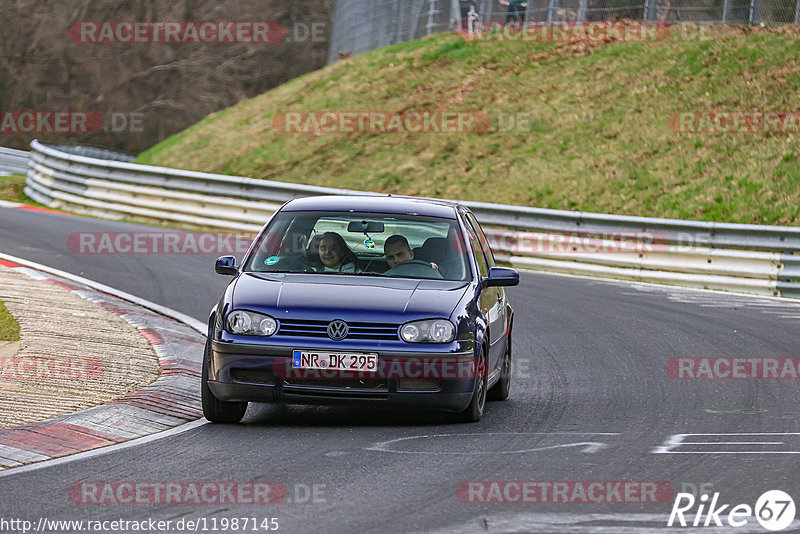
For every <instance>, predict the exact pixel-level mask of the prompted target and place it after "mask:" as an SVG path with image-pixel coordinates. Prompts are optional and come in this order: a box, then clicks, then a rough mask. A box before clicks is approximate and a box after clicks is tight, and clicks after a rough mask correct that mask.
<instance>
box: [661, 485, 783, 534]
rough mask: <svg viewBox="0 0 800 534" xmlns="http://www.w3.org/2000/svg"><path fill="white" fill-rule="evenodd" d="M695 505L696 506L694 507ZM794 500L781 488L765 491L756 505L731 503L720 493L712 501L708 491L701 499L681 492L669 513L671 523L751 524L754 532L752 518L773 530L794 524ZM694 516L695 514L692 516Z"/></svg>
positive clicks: (675, 524) (738, 525)
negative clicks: (720, 500) (723, 502)
mask: <svg viewBox="0 0 800 534" xmlns="http://www.w3.org/2000/svg"><path fill="white" fill-rule="evenodd" d="M695 505H697V508H696V510H695ZM795 511H796V510H795V505H794V500H793V499H792V497H791V496H789V494H788V493H786V492H784V491H781V490H770V491H767V492H765V493H763V494H762V495H761V496H760V497H759V498H758V500H757V501H756V505H755V508H753V507H751V506H750V505H749V504H737V505H735V506H733V507H732V505H730V504H722V503H720V502H719V493H718V492H717V493H714V495H713V497H712V498H711V502H708V495H707V494H703V495H701V496H700V498H699V499H695V496H694V495H692V494H691V493H678V495H677V496H676V497H675V503H674V504H673V505H672V512H671V513H670V514H669V521H668V522H667V526H668V527H672V526H676V527H686V526H693V527H701V526H702V527H723V526H724V527H731V528H735V527H744V526H748V524H749V529H748V531H749V532H752V530H750V529H752V527H753V525H754V522H751V521H752V520H753V518H755V520H757V521H758V523H759V524H760V525H761V526H762V527H763V528H765V529H767V530H771V531H779V530H785V529H787V528H789V527H796V526H797V525H793V522H794V518H795ZM692 516H693V517H692Z"/></svg>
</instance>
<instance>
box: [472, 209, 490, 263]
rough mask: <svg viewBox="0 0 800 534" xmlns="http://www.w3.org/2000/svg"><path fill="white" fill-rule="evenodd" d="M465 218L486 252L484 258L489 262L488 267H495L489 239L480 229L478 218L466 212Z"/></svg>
mask: <svg viewBox="0 0 800 534" xmlns="http://www.w3.org/2000/svg"><path fill="white" fill-rule="evenodd" d="M467 218H468V219H469V222H470V223H471V224H472V226H473V227H474V228H475V232H476V233H477V234H478V241H480V243H481V247H482V248H483V251H484V253H486V260H487V261H488V262H489V267H497V262H496V261H494V253H492V247H490V246H489V240H488V239H486V235H485V234H484V233H483V230H482V229H481V225H480V224H478V220H477V219H475V215H473V214H472V213H467Z"/></svg>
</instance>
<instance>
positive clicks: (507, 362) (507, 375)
mask: <svg viewBox="0 0 800 534" xmlns="http://www.w3.org/2000/svg"><path fill="white" fill-rule="evenodd" d="M510 391H511V337H509V338H508V341H507V345H506V352H505V354H503V363H502V366H501V367H500V379H499V380H498V381H497V383H496V384H495V385H494V386H492V389H490V390H489V394H488V395H487V398H488V399H489V400H490V401H503V400H506V399H507V398H508V394H509V392H510Z"/></svg>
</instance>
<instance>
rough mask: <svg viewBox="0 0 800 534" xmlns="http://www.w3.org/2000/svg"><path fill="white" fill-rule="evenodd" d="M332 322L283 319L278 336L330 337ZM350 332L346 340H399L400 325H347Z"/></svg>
mask: <svg viewBox="0 0 800 534" xmlns="http://www.w3.org/2000/svg"><path fill="white" fill-rule="evenodd" d="M329 324H330V321H311V320H297V319H281V321H280V328H279V329H278V332H277V333H278V334H279V335H282V336H305V337H324V338H327V337H328V325H329ZM347 326H348V328H349V331H348V333H347V337H346V338H345V339H374V340H397V339H400V338H399V337H398V335H397V329H398V328H399V327H400V325H399V324H392V323H355V322H354V323H350V322H348V323H347Z"/></svg>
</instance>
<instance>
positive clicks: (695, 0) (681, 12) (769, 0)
mask: <svg viewBox="0 0 800 534" xmlns="http://www.w3.org/2000/svg"><path fill="white" fill-rule="evenodd" d="M504 3H505V4H509V5H504V4H501V2H500V0H337V2H336V7H335V9H334V13H333V31H332V33H331V46H330V53H329V57H328V61H329V62H333V61H336V60H337V59H339V58H340V57H347V56H349V55H353V54H359V53H361V52H366V51H368V50H374V49H375V48H380V47H382V46H387V45H390V44H393V43H399V42H402V41H410V40H413V39H419V38H420V37H423V36H425V35H430V34H432V33H437V32H443V31H448V30H457V29H461V30H463V31H466V30H467V29H468V27H469V24H470V21H473V24H474V25H475V26H476V27H481V28H486V27H487V26H489V25H491V24H492V23H494V22H501V23H502V22H505V21H507V20H509V19H524V20H526V21H528V22H540V21H541V22H557V21H592V20H615V19H633V20H648V21H664V22H695V23H698V24H712V23H728V24H760V23H765V24H800V0H528V1H527V2H522V3H520V2H519V0H516V1H515V0H510V1H507V0H504Z"/></svg>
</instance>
